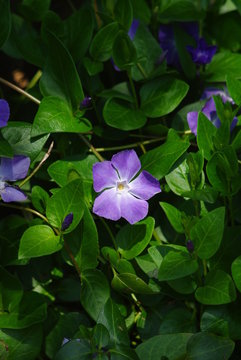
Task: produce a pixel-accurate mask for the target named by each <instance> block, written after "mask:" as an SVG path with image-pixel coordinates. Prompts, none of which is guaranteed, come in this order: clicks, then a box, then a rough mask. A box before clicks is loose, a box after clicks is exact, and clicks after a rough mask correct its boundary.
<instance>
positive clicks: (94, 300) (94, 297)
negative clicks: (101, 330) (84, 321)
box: [80, 270, 110, 329]
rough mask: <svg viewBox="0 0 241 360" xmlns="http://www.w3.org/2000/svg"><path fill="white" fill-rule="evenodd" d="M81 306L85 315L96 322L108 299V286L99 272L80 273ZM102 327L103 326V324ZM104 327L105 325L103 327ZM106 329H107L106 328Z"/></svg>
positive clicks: (87, 271) (86, 271)
mask: <svg viewBox="0 0 241 360" xmlns="http://www.w3.org/2000/svg"><path fill="white" fill-rule="evenodd" d="M81 276H82V291H81V295H80V300H81V304H82V306H83V307H84V309H85V310H86V311H87V313H88V314H89V315H90V316H91V317H92V318H93V319H94V320H97V318H98V317H99V314H100V312H101V311H102V310H103V308H104V305H105V303H106V302H107V300H108V299H109V297H110V289H109V284H108V282H107V279H106V277H105V275H104V274H103V273H102V272H100V271H99V270H85V271H83V272H82V275H81ZM103 325H105V324H104V323H103ZM105 326H106V325H105ZM106 328H107V329H108V327H107V326H106Z"/></svg>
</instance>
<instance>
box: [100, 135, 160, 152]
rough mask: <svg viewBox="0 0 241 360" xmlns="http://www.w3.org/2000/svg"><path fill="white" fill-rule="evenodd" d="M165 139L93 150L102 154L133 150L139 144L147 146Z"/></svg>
mask: <svg viewBox="0 0 241 360" xmlns="http://www.w3.org/2000/svg"><path fill="white" fill-rule="evenodd" d="M165 139H166V137H162V138H158V139H151V140H145V141H142V142H137V143H132V144H128V145H121V146H111V147H107V148H96V149H95V150H96V151H98V152H103V151H113V150H123V149H130V148H133V147H139V146H140V145H141V144H142V145H148V144H152V143H155V142H159V141H161V140H165Z"/></svg>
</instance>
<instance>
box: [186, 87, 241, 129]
mask: <svg viewBox="0 0 241 360" xmlns="http://www.w3.org/2000/svg"><path fill="white" fill-rule="evenodd" d="M213 95H218V96H220V97H221V99H222V101H223V103H226V102H230V103H231V104H234V101H233V99H232V98H231V97H230V96H229V94H228V93H227V92H225V91H224V90H221V89H213V88H207V89H206V90H205V91H204V93H203V94H202V96H201V100H205V99H207V101H206V103H205V105H204V106H203V108H202V110H201V111H202V112H203V113H204V114H205V115H206V117H207V118H208V119H209V120H210V121H211V122H212V123H213V125H214V126H216V127H217V128H219V127H220V126H221V121H220V119H219V118H218V115H217V111H216V105H215V102H214V100H213V98H212V97H211V96H213ZM187 122H188V125H189V128H190V130H191V131H192V132H193V133H194V134H195V135H197V123H198V112H197V111H191V112H189V113H188V114H187ZM237 122H238V119H237V117H236V116H235V117H234V118H233V121H232V123H231V125H230V131H232V130H233V129H234V127H235V126H236V124H237Z"/></svg>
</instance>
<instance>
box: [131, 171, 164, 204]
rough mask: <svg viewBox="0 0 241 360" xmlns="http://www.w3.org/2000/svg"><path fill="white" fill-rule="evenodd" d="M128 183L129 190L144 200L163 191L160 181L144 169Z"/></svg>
mask: <svg viewBox="0 0 241 360" xmlns="http://www.w3.org/2000/svg"><path fill="white" fill-rule="evenodd" d="M128 185H129V188H130V190H129V192H130V193H131V194H133V195H135V196H136V197H138V198H140V199H143V200H148V199H150V198H151V197H152V196H154V195H155V194H157V193H159V192H161V188H160V183H159V181H158V180H157V179H156V178H154V177H153V176H152V175H151V174H150V173H149V172H147V171H142V172H141V173H140V175H139V176H138V177H137V178H136V179H135V180H133V181H132V182H130V183H129V184H128Z"/></svg>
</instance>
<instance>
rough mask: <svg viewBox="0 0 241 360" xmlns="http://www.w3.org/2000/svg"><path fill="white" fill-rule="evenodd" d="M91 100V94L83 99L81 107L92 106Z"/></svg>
mask: <svg viewBox="0 0 241 360" xmlns="http://www.w3.org/2000/svg"><path fill="white" fill-rule="evenodd" d="M91 102H92V98H91V97H90V96H86V97H85V98H84V99H83V100H82V102H81V104H80V106H81V107H84V108H85V107H90V106H91Z"/></svg>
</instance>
